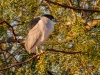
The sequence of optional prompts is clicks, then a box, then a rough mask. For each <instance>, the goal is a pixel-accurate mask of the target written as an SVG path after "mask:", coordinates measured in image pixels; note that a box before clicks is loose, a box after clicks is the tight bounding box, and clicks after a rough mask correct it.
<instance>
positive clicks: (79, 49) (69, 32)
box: [0, 0, 100, 75]
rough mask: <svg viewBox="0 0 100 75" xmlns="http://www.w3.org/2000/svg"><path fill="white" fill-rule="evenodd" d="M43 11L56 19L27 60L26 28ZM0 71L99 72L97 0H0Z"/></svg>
mask: <svg viewBox="0 0 100 75" xmlns="http://www.w3.org/2000/svg"><path fill="white" fill-rule="evenodd" d="M43 14H51V15H53V16H54V17H55V18H56V19H57V20H58V21H59V22H58V23H57V24H56V25H55V29H54V32H53V33H52V34H51V35H50V38H49V39H48V40H47V41H46V42H45V43H44V44H42V45H41V46H40V47H39V50H43V51H46V52H44V53H43V54H41V53H40V54H41V55H39V57H37V56H36V57H34V59H32V60H28V59H30V58H32V56H33V54H28V52H26V50H25V47H24V42H25V37H26V35H27V33H28V31H27V28H28V25H29V23H30V21H31V20H32V19H34V18H36V17H37V16H41V15H43ZM48 49H51V51H50V50H49V51H47V50H48ZM24 61H25V62H24ZM0 75H100V0H0Z"/></svg>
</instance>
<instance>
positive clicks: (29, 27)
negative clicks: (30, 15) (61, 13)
mask: <svg viewBox="0 0 100 75" xmlns="http://www.w3.org/2000/svg"><path fill="white" fill-rule="evenodd" d="M39 20H40V17H37V18H35V19H32V20H31V21H30V24H29V26H28V31H29V30H31V29H32V28H33V27H34V26H35V25H36V24H37V23H38V22H39Z"/></svg>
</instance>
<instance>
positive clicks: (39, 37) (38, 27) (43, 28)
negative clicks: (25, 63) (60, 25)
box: [25, 14, 57, 54]
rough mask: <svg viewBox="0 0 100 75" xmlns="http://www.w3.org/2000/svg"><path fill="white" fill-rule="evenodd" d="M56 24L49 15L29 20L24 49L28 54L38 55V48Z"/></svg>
mask: <svg viewBox="0 0 100 75" xmlns="http://www.w3.org/2000/svg"><path fill="white" fill-rule="evenodd" d="M56 22H57V20H56V19H54V17H53V16H52V15H50V14H44V15H42V16H40V17H37V18H35V19H32V20H31V22H30V24H29V27H28V34H27V36H26V40H25V48H26V50H27V52H28V53H29V54H32V53H34V54H37V53H38V47H39V46H40V45H41V44H43V43H44V42H45V41H46V40H48V38H49V36H50V34H51V33H52V32H53V30H54V25H55V24H56Z"/></svg>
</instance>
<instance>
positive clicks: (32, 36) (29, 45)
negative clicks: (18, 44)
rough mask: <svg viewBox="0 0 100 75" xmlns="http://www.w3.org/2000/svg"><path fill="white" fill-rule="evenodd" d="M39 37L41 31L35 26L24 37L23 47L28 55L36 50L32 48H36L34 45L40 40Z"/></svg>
mask: <svg viewBox="0 0 100 75" xmlns="http://www.w3.org/2000/svg"><path fill="white" fill-rule="evenodd" d="M40 36H41V31H40V29H39V27H38V24H37V25H35V26H34V27H33V28H32V29H31V30H30V31H29V33H28V35H27V37H26V41H25V47H26V50H27V51H28V52H29V53H33V52H35V49H36V48H33V47H34V46H36V45H35V44H36V42H37V40H39V39H40Z"/></svg>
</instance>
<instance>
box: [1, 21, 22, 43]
mask: <svg viewBox="0 0 100 75" xmlns="http://www.w3.org/2000/svg"><path fill="white" fill-rule="evenodd" d="M3 23H5V24H6V25H7V26H8V27H9V28H10V31H11V32H12V33H13V37H14V39H15V40H16V41H17V42H18V43H20V42H19V41H18V39H17V37H16V34H15V32H14V29H13V27H12V26H11V25H10V24H9V23H8V22H6V21H5V20H3V21H2V22H0V24H3Z"/></svg>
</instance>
